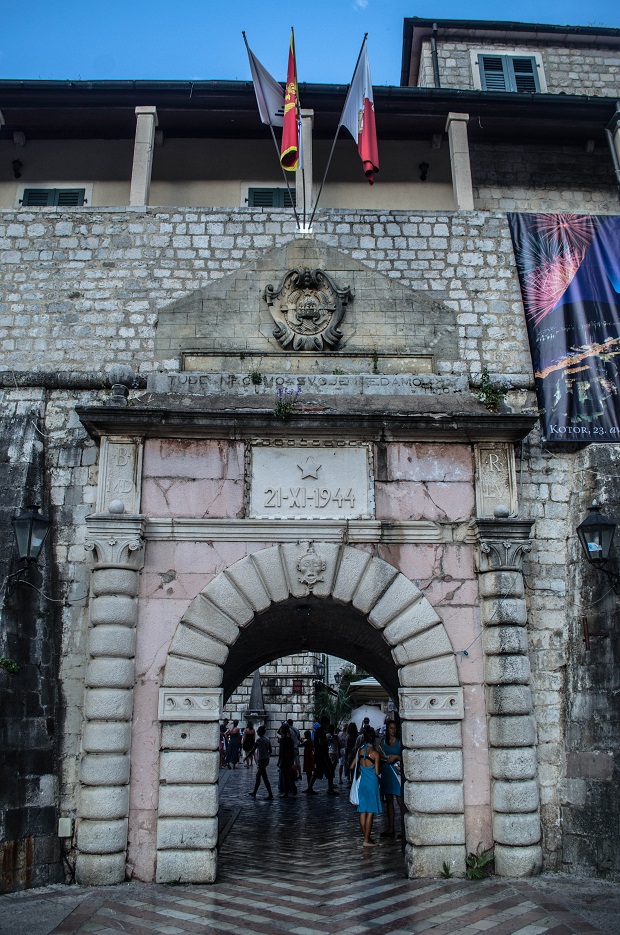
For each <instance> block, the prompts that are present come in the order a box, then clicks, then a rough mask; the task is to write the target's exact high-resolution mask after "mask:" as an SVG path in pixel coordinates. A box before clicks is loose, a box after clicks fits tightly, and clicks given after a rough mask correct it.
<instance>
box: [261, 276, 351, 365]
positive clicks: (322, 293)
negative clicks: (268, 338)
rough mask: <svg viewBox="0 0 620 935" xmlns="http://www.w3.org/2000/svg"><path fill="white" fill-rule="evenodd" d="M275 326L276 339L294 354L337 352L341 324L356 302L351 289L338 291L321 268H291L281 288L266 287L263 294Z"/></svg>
mask: <svg viewBox="0 0 620 935" xmlns="http://www.w3.org/2000/svg"><path fill="white" fill-rule="evenodd" d="M263 297H264V299H265V302H266V303H267V305H268V306H269V311H270V313H271V317H272V318H273V320H274V322H275V324H276V327H275V328H274V331H273V334H274V337H275V338H276V339H277V340H278V341H279V343H280V344H281V346H282V347H283V348H285V349H291V350H293V351H325V350H332V351H334V350H337V349H338V347H339V346H340V344H341V342H342V337H343V336H342V331H341V330H340V327H339V326H340V322H341V321H342V319H343V318H344V313H345V311H346V308H347V304H348V303H349V302H350V301H351V300H352V299H353V292H352V290H351V289H350V287H349V286H345V287H344V288H342V289H341V288H339V287H338V286H337V285H336V283H335V282H334V280H333V279H332V278H331V276H329V274H328V273H326V272H325V271H324V270H321V269H291V270H289V271H288V273H287V274H286V276H285V277H284V279H283V280H282V282H281V283H280V287H279V288H278V289H274V287H273V286H272V285H269V286H267V288H266V289H265V292H264V295H263Z"/></svg>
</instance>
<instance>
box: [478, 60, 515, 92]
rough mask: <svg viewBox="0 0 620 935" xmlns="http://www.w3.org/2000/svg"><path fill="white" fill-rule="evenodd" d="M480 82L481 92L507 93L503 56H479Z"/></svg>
mask: <svg viewBox="0 0 620 935" xmlns="http://www.w3.org/2000/svg"><path fill="white" fill-rule="evenodd" d="M478 66H479V68H480V81H481V84H482V90H483V91H509V90H510V89H509V87H508V82H507V81H506V70H505V62H504V56H503V55H479V56H478Z"/></svg>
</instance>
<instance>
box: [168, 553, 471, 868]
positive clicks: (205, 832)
mask: <svg viewBox="0 0 620 935" xmlns="http://www.w3.org/2000/svg"><path fill="white" fill-rule="evenodd" d="M300 608H301V610H300ZM313 647H316V648H319V647H320V648H322V649H324V650H329V651H330V652H333V653H334V654H336V655H341V656H343V657H345V658H348V659H351V660H352V661H354V662H357V661H358V660H359V662H360V663H361V664H362V665H366V667H367V668H368V669H369V670H370V671H372V672H373V674H374V675H375V676H376V677H377V679H378V680H379V681H381V682H382V683H383V684H384V686H385V688H386V689H387V690H388V692H390V693H391V694H393V695H395V696H396V695H398V699H399V708H400V712H401V718H402V721H403V744H404V747H405V750H404V756H403V762H404V773H405V780H406V781H405V803H406V807H407V810H408V815H407V818H406V823H405V832H406V841H407V844H406V860H407V866H408V870H409V873H410V874H412V875H418V874H420V873H427V874H433V873H437V872H439V870H440V868H441V865H442V862H443V861H445V860H451V859H454V860H455V861H458V863H459V864H461V863H462V861H463V859H464V843H465V823H464V805H463V761H462V738H461V723H460V720H461V718H462V716H463V705H462V696H461V692H460V688H459V684H458V673H457V667H456V662H455V659H454V653H453V650H452V646H451V644H450V641H449V639H448V636H447V634H446V631H445V629H444V626H443V624H442V622H441V620H440V618H439V617H438V615H437V614H436V613H435V611H434V610H433V608H432V607H431V605H430V604H429V603H428V601H427V600H426V598H425V597H424V596H423V594H422V592H421V591H420V590H419V589H418V588H417V587H416V585H415V584H413V582H411V581H410V580H409V579H407V578H405V576H404V575H402V574H400V573H399V572H398V571H397V569H395V568H394V567H393V566H391V565H389V564H388V563H387V562H384V561H382V560H381V559H378V558H376V557H372V556H371V555H369V554H368V553H367V552H365V551H362V550H359V549H355V548H353V547H350V546H346V545H336V544H333V543H323V542H321V543H295V544H293V543H291V544H286V545H281V546H273V547H271V548H268V549H264V550H262V551H258V552H256V553H253V554H252V555H250V556H247V557H246V558H243V559H241V560H240V561H238V562H236V563H235V564H234V565H232V566H230V568H228V569H227V570H226V571H224V572H222V573H220V574H219V575H218V576H217V577H216V578H214V579H213V581H211V582H210V583H209V584H208V585H207V587H206V588H205V589H204V590H203V591H202V593H201V594H200V595H198V596H197V597H196V598H195V600H194V601H193V602H192V604H191V605H190V607H189V608H188V611H187V612H186V614H185V615H184V617H183V620H182V621H181V622H180V624H179V625H178V627H177V630H176V633H175V635H174V638H173V640H172V642H171V645H170V651H169V655H168V659H167V663H166V668H165V673H164V683H163V685H164V687H163V688H162V689H161V695H160V719H161V720H162V721H163V722H164V723H163V727H162V754H161V761H160V790H159V818H158V834H157V846H158V852H157V879H158V881H159V882H173V881H186V882H211V881H213V880H214V879H215V875H216V867H217V811H218V787H217V783H218V773H219V768H218V760H217V752H216V750H217V742H218V740H219V727H218V722H219V717H220V713H221V706H222V699H223V697H224V696H225V695H229V694H230V693H231V692H232V691H233V690H234V688H235V687H236V685H237V684H238V683H239V682H240V681H241V680H242V679H243V678H244V677H245V676H246V675H248V674H249V673H250V672H252V671H253V670H254V669H255V668H257V666H259V665H260V664H261V663H262V662H265V661H268V660H269V659H272V658H274V657H275V656H278V655H283V654H285V653H287V652H291V651H301V650H304V649H312V648H313ZM369 660H371V661H370V662H369Z"/></svg>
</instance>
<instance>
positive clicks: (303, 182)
mask: <svg viewBox="0 0 620 935" xmlns="http://www.w3.org/2000/svg"><path fill="white" fill-rule="evenodd" d="M291 36H292V37H293V58H294V60H295V89H296V92H297V94H296V97H297V100H296V102H295V106H296V107H297V132H298V134H299V149H300V151H301V154H302V163H301V188H302V204H303V215H302V216H303V219H304V230H305V227H306V167H305V165H304V163H305V159H303V142H302V139H301V134H302V133H303V128H302V120H301V102H300V100H299V80H298V78H297V49H296V48H295V28H294V27H293V26H291ZM297 226H298V227H299V220H298V221H297Z"/></svg>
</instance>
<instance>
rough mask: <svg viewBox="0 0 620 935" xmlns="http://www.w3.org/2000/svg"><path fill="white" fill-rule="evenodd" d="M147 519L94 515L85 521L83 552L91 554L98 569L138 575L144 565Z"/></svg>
mask: <svg viewBox="0 0 620 935" xmlns="http://www.w3.org/2000/svg"><path fill="white" fill-rule="evenodd" d="M145 528H146V517H145V516H141V515H140V516H127V515H125V514H119V515H113V514H110V513H104V514H92V515H91V516H87V517H86V542H85V544H84V548H85V549H86V550H87V551H92V552H93V553H94V556H95V561H96V563H97V566H98V567H101V566H102V565H112V566H114V567H122V568H131V569H133V570H134V571H139V570H140V569H141V568H142V565H143V562H144V532H145Z"/></svg>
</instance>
